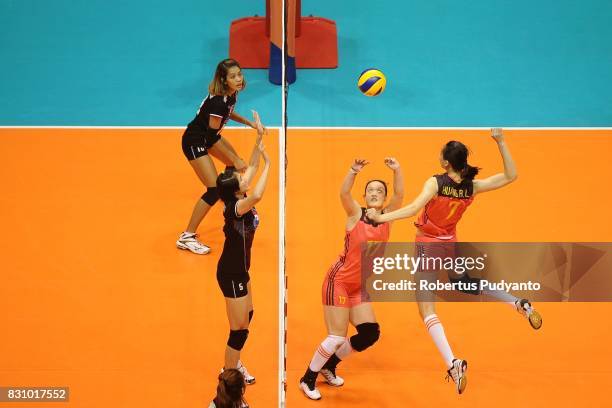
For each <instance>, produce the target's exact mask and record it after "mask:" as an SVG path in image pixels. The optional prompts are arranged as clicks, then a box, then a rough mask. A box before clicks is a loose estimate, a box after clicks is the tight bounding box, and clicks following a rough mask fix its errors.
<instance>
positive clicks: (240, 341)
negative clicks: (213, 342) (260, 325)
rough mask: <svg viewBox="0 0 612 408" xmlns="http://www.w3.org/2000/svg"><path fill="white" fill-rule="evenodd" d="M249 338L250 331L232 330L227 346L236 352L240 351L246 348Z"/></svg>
mask: <svg viewBox="0 0 612 408" xmlns="http://www.w3.org/2000/svg"><path fill="white" fill-rule="evenodd" d="M247 337H249V330H248V329H241V330H230V334H229V338H228V339H227V345H228V346H230V347H231V348H233V349H234V350H238V351H240V350H242V348H243V347H244V343H246V341H247Z"/></svg>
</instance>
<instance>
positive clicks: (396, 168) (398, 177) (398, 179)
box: [383, 157, 404, 212]
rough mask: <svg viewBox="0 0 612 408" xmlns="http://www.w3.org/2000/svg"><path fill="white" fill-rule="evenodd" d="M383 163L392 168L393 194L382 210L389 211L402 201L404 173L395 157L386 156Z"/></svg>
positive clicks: (398, 205)
mask: <svg viewBox="0 0 612 408" xmlns="http://www.w3.org/2000/svg"><path fill="white" fill-rule="evenodd" d="M385 164H386V165H387V167H389V168H390V169H391V170H393V196H392V197H391V200H390V201H389V205H388V206H387V207H386V208H385V209H384V211H383V212H390V211H394V210H397V209H398V208H399V207H400V206H401V205H402V201H404V175H403V174H402V168H401V166H400V164H399V162H398V161H397V159H395V157H386V158H385Z"/></svg>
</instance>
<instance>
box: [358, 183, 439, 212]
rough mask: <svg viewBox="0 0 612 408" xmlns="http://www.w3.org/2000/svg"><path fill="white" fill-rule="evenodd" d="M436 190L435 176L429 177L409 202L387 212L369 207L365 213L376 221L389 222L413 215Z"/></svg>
mask: <svg viewBox="0 0 612 408" xmlns="http://www.w3.org/2000/svg"><path fill="white" fill-rule="evenodd" d="M437 192H438V183H437V181H436V178H435V177H431V178H429V179H428V180H427V181H426V182H425V184H424V185H423V190H422V191H421V193H420V194H419V195H418V196H417V197H416V198H415V199H414V201H413V202H411V203H410V204H408V205H406V206H404V207H402V208H400V209H398V210H395V211H391V212H388V213H384V214H377V213H376V210H373V209H371V208H369V209H368V210H367V212H366V215H367V217H368V218H369V219H371V220H372V221H374V222H377V223H383V222H390V221H395V220H399V219H402V218H410V217H413V216H415V215H416V214H417V213H418V212H419V211H420V210H421V208H423V207H425V205H426V204H427V203H428V202H429V200H431V199H432V198H433V197H434V196H435V195H436V194H437Z"/></svg>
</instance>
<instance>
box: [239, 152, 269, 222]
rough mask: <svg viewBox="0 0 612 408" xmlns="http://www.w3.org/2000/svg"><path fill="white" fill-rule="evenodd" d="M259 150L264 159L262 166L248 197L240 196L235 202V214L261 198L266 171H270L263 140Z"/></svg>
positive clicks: (266, 180) (248, 207)
mask: <svg viewBox="0 0 612 408" xmlns="http://www.w3.org/2000/svg"><path fill="white" fill-rule="evenodd" d="M259 151H260V153H261V156H262V157H263V159H264V168H263V170H262V172H261V176H259V180H257V184H256V185H255V188H254V189H253V192H252V193H251V195H249V196H248V197H245V198H242V199H241V200H239V201H238V203H237V204H236V212H237V213H238V214H237V215H242V214H244V213H246V212H247V211H249V210H250V209H251V208H253V206H255V204H257V203H258V202H259V201H260V200H261V199H262V198H263V194H264V191H265V190H266V184H267V183H268V173H269V172H270V157H269V156H268V153H267V152H266V149H265V148H264V145H263V142H262V143H260V144H259Z"/></svg>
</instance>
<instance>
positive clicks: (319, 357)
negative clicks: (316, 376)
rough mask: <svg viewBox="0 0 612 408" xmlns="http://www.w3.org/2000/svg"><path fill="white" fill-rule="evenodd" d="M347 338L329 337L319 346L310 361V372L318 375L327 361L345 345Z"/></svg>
mask: <svg viewBox="0 0 612 408" xmlns="http://www.w3.org/2000/svg"><path fill="white" fill-rule="evenodd" d="M344 341H345V338H344V337H341V336H333V335H329V336H327V337H326V338H325V340H323V341H322V342H321V344H319V347H318V348H317V351H315V353H314V355H313V356H312V360H311V361H310V366H309V367H310V370H311V371H314V372H315V373H318V372H319V371H321V368H323V366H324V365H325V363H327V360H329V358H330V357H331V356H332V355H333V354H334V353H335V352H336V350H338V347H340V346H341V345H342V343H344Z"/></svg>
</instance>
